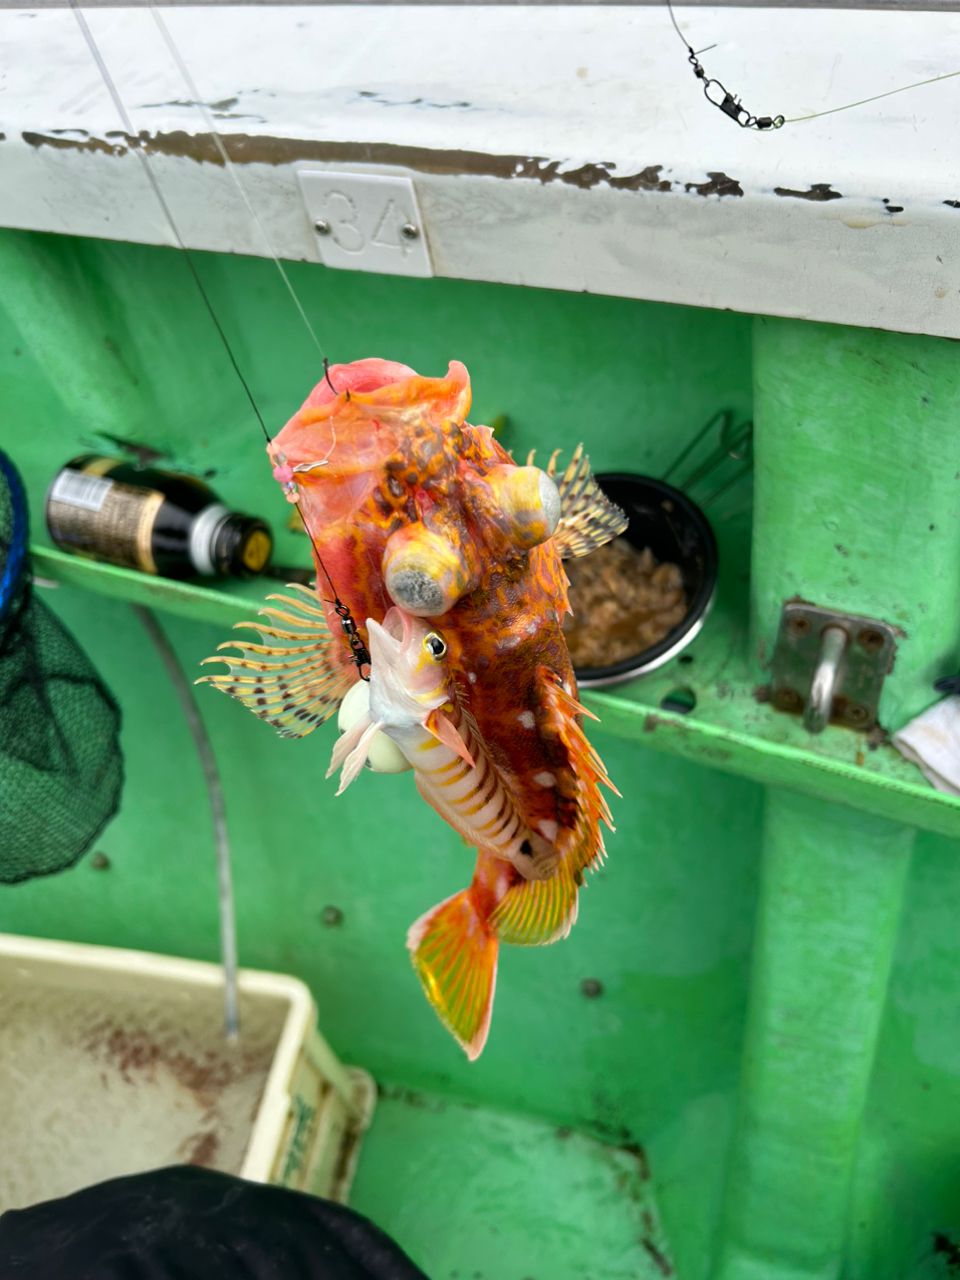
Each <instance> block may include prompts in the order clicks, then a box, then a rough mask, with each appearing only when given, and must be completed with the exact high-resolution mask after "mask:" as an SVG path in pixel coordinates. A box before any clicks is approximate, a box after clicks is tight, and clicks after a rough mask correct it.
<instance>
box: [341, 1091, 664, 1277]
mask: <svg viewBox="0 0 960 1280" xmlns="http://www.w3.org/2000/svg"><path fill="white" fill-rule="evenodd" d="M350 1202H351V1205H352V1206H353V1207H354V1208H355V1209H357V1210H359V1211H360V1212H361V1213H365V1214H367V1215H369V1216H370V1217H371V1218H372V1219H373V1220H374V1221H375V1222H376V1223H378V1225H379V1226H381V1227H383V1228H384V1230H386V1231H387V1232H389V1233H390V1234H391V1235H393V1236H394V1238H395V1239H397V1240H398V1241H399V1242H400V1244H402V1245H403V1247H404V1248H405V1249H406V1250H407V1251H408V1253H410V1255H411V1256H412V1257H413V1258H414V1259H415V1261H416V1262H417V1263H418V1264H419V1265H420V1266H421V1267H422V1268H423V1269H424V1270H425V1271H426V1273H427V1274H428V1275H429V1276H430V1278H431V1280H648V1278H649V1280H660V1277H663V1276H670V1275H673V1274H674V1269H673V1265H672V1262H671V1260H670V1256H669V1251H668V1248H667V1244H666V1241H665V1239H664V1236H663V1232H662V1229H661V1227H660V1223H659V1219H658V1216H657V1210H656V1205H655V1203H654V1199H653V1188H652V1184H651V1182H650V1174H649V1169H648V1167H647V1164H646V1161H645V1159H644V1157H643V1154H642V1152H640V1151H639V1149H637V1150H636V1151H630V1150H624V1149H620V1148H615V1147H608V1146H604V1145H602V1144H601V1143H598V1142H595V1141H593V1140H592V1139H590V1138H587V1137H584V1136H582V1135H581V1134H577V1133H574V1132H572V1131H571V1130H569V1129H558V1128H557V1127H556V1126H554V1125H551V1124H548V1123H546V1122H544V1121H538V1120H530V1119H526V1118H524V1117H520V1116H512V1115H505V1114H502V1113H499V1112H496V1111H490V1110H487V1109H485V1108H481V1107H471V1106H465V1105H458V1104H455V1103H448V1102H446V1101H444V1100H442V1099H440V1098H436V1097H432V1096H429V1095H425V1094H417V1093H412V1092H409V1091H401V1090H395V1091H390V1090H388V1091H386V1092H385V1094H384V1096H383V1097H381V1099H380V1101H379V1103H378V1105H377V1111H376V1114H375V1117H374V1122H373V1126H372V1128H371V1130H370V1132H369V1134H367V1136H366V1138H365V1140H364V1145H363V1147H362V1149H361V1154H360V1165H359V1169H358V1172H357V1178H356V1182H355V1183H354V1189H353V1193H352V1195H351V1197H350Z"/></svg>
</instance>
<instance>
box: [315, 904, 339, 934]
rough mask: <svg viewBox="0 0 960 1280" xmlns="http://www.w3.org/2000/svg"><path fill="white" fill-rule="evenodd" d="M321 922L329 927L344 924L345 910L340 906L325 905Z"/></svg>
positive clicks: (321, 913)
mask: <svg viewBox="0 0 960 1280" xmlns="http://www.w3.org/2000/svg"><path fill="white" fill-rule="evenodd" d="M320 923H321V924H324V925H326V927H327V928H328V929H335V928H336V927H337V926H338V925H341V924H343V912H342V911H341V910H340V908H339V907H334V906H329V907H324V908H323V910H322V911H321V912H320Z"/></svg>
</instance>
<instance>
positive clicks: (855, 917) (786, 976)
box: [715, 790, 914, 1280]
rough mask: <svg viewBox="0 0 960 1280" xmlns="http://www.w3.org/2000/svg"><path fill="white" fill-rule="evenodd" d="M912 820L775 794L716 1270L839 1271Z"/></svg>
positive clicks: (798, 1274) (788, 1274) (757, 1274)
mask: <svg viewBox="0 0 960 1280" xmlns="http://www.w3.org/2000/svg"><path fill="white" fill-rule="evenodd" d="M913 834H914V833H913V831H912V830H911V829H910V828H908V827H901V826H897V825H895V824H893V823H889V822H886V821H884V820H883V819H879V818H869V817H867V816H866V815H864V814H862V813H858V812H857V811H855V810H853V809H848V808H846V807H843V806H840V805H831V804H813V803H811V802H810V801H809V800H806V799H804V798H803V797H800V796H796V795H793V794H792V793H790V792H787V791H781V790H771V791H770V793H769V794H768V797H767V810H766V817H765V830H764V861H763V870H762V873H761V886H760V903H759V911H758V924H757V934H756V942H755V951H754V964H753V979H752V987H751V1009H750V1014H749V1018H748V1023H747V1032H746V1039H745V1048H744V1060H743V1076H742V1084H741V1096H740V1105H739V1111H738V1119H737V1127H736V1136H735V1139H734V1145H733V1154H732V1158H731V1166H730V1173H729V1179H728V1184H727V1206H726V1212H725V1215H724V1222H723V1229H722V1243H721V1247H720V1250H719V1262H718V1267H717V1270H716V1273H715V1274H716V1276H717V1280H835V1277H837V1276H839V1275H840V1273H841V1265H842V1261H843V1253H844V1245H845V1238H846V1230H847V1212H848V1201H849V1195H850V1186H851V1178H852V1174H853V1168H854V1162H855V1158H856V1152H857V1142H858V1137H859V1131H860V1121H861V1116H862V1114H863V1109H864V1104H865V1101H866V1096H867V1088H868V1085H869V1080H870V1073H871V1068H872V1065H873V1058H874V1050H875V1048H876V1042H877V1033H878V1029H879V1025H880V1016H881V1013H882V1011H883V1006H884V1000H885V995H886V989H887V978H888V974H889V970H890V962H891V956H892V952H893V947H894V943H895V941H896V937H897V926H898V922H899V918H900V904H901V898H902V893H903V886H904V881H905V875H906V871H907V867H908V865H909V860H910V851H911V846H912V843H913Z"/></svg>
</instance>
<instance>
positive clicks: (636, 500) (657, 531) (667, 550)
mask: <svg viewBox="0 0 960 1280" xmlns="http://www.w3.org/2000/svg"><path fill="white" fill-rule="evenodd" d="M597 483H598V484H599V486H600V488H601V489H602V490H603V492H604V493H605V494H606V495H607V497H608V498H610V500H611V501H612V502H615V503H616V504H617V506H618V507H621V508H622V509H623V511H624V513H625V514H626V515H627V517H628V518H629V520H630V523H629V525H628V526H627V528H626V530H625V532H624V534H623V537H625V538H626V539H627V540H628V541H629V542H632V543H633V545H634V546H635V547H636V548H637V550H638V551H642V550H643V549H644V547H649V548H650V550H651V551H652V552H653V554H654V556H655V557H656V559H657V560H658V561H660V562H661V563H662V562H664V561H668V562H669V563H671V564H675V565H678V566H679V568H680V573H681V574H682V576H683V588H684V592H685V594H686V597H687V611H686V613H685V614H684V616H683V618H682V619H681V621H680V622H678V623H677V625H676V626H675V627H671V629H670V630H669V631H668V632H667V634H666V635H665V636H664V637H663V639H662V640H658V641H657V643H656V644H654V645H650V647H649V648H647V649H644V650H642V651H640V652H638V653H637V654H636V656H635V657H632V658H624V659H622V660H621V661H620V662H615V663H612V664H611V665H610V666H607V667H577V668H575V672H576V677H577V682H578V683H579V684H581V685H583V686H585V687H586V688H590V687H591V686H594V687H595V686H597V685H604V684H618V683H619V682H620V681H621V680H631V679H632V678H633V677H634V676H639V675H644V674H645V673H646V672H648V671H653V670H655V669H656V668H657V667H660V666H663V664H664V663H665V662H669V661H670V659H671V658H674V657H676V655H677V654H678V653H680V652H681V650H683V649H685V648H686V647H687V645H688V644H689V643H690V642H691V640H693V638H694V637H695V636H696V635H697V634H698V632H699V631H700V628H701V627H702V626H703V624H704V621H705V620H706V617H707V614H708V613H709V612H710V606H711V605H712V604H713V599H714V596H715V594H716V590H717V540H716V538H715V537H714V536H713V530H712V529H711V527H710V524H709V522H708V521H707V518H706V516H705V515H704V514H703V512H702V511H701V510H700V508H699V507H698V506H697V505H696V504H695V503H693V502H691V501H690V499H689V498H688V497H687V496H686V494H684V493H681V492H680V490H679V489H674V487H673V486H672V485H669V484H664V482H663V481H662V480H653V479H651V478H650V476H637V475H631V474H630V473H629V472H626V471H607V472H603V473H602V474H600V475H598V476H597Z"/></svg>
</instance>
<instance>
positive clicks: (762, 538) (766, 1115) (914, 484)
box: [715, 319, 960, 1280]
mask: <svg viewBox="0 0 960 1280" xmlns="http://www.w3.org/2000/svg"><path fill="white" fill-rule="evenodd" d="M754 380H755V388H756V404H755V422H756V449H755V461H756V475H755V484H756V515H755V524H754V535H753V581H752V613H753V616H752V623H753V638H754V642H755V644H756V649H757V653H758V656H759V658H760V660H761V662H764V663H768V662H769V659H770V657H771V656H772V652H773V644H774V640H775V637H776V633H777V629H778V626H779V619H780V612H781V608H782V606H783V603H784V602H785V601H786V600H789V599H790V598H792V597H800V598H802V599H805V600H810V601H813V602H814V603H815V604H819V605H822V606H825V607H828V608H831V607H832V608H835V609H837V610H840V611H848V612H855V613H861V614H867V615H870V616H874V617H877V618H882V619H886V620H887V621H888V622H891V623H894V624H895V625H897V626H899V627H901V628H902V629H903V632H904V634H903V637H902V639H901V641H900V644H899V649H898V656H897V663H896V669H895V671H894V672H893V674H892V675H891V676H890V677H888V679H887V682H886V685H885V688H884V695H883V699H882V702H881V708H880V715H881V720H882V722H883V723H884V724H885V725H887V726H888V727H894V728H895V727H898V726H899V725H900V724H902V723H903V722H904V721H905V720H907V719H908V718H910V717H911V716H912V715H914V714H916V713H917V712H919V711H920V710H922V709H923V708H924V707H925V706H927V705H929V704H930V703H931V702H932V701H933V699H934V693H933V690H932V687H931V686H932V682H933V680H934V678H935V677H936V676H937V675H940V674H943V672H944V670H945V669H949V668H950V667H951V663H952V661H953V658H954V655H955V652H956V647H957V641H958V627H960V615H958V613H957V610H956V605H955V595H956V586H957V584H958V583H960V538H958V537H957V536H956V516H957V514H958V509H960V469H958V466H957V463H956V462H954V461H952V459H951V450H952V448H953V444H952V441H953V439H954V437H955V432H956V421H957V417H958V412H960V370H958V369H957V366H956V358H955V353H954V352H953V351H952V350H951V349H950V346H949V344H947V343H945V342H942V341H939V340H936V339H928V338H923V337H910V336H905V335H901V334H891V333H880V332H874V331H870V330H851V329H843V328H839V327H834V326H828V325H812V324H804V323H802V322H795V321H774V320H762V319H761V320H758V321H757V322H756V325H755V330H754ZM827 732H828V733H833V734H839V733H847V731H846V730H838V729H831V730H827ZM849 738H850V744H851V754H852V753H853V751H854V750H855V749H856V744H857V739H856V737H855V735H853V734H849ZM914 836H915V832H914V830H913V829H912V828H909V827H904V826H899V825H896V824H894V823H891V822H888V821H886V820H885V819H881V818H876V817H870V816H868V815H865V814H863V813H859V812H857V811H855V810H854V809H852V808H845V807H842V806H841V805H833V804H825V803H820V804H817V803H815V802H812V801H810V800H807V799H804V798H802V797H800V796H796V795H793V794H792V793H789V792H787V791H784V790H780V789H773V788H772V789H771V790H770V792H769V794H768V797H767V812H766V819H765V829H764V840H763V854H762V871H761V895H760V905H759V915H758V926H757V936H756V942H755V951H754V962H753V976H752V985H751V994H750V1010H749V1015H748V1027H747V1034H746V1040H745V1048H744V1058H743V1066H742V1079H741V1096H740V1105H739V1111H738V1119H737V1124H736V1130H735V1135H734V1141H733V1144H732V1155H731V1164H730V1169H729V1177H728V1184H727V1190H726V1209H725V1214H724V1218H723V1227H722V1232H721V1237H720V1243H719V1247H718V1258H717V1266H716V1271H715V1274H716V1276H717V1277H718V1278H719V1280H800V1278H801V1277H803V1278H804V1280H834V1278H835V1277H837V1276H839V1275H840V1274H841V1271H842V1268H843V1265H844V1253H845V1247H846V1240H847V1223H848V1213H849V1199H850V1189H851V1180H852V1176H853V1170H854V1166H855V1162H856V1157H857V1146H858V1141H859V1133H860V1124H861V1120H862V1116H863V1112H864V1108H865V1105H866V1100H867V1092H868V1087H869V1082H870V1075H871V1070H872V1066H873V1061H874V1055H875V1051H876V1044H877V1035H878V1029H879V1026H880V1019H881V1014H882V1011H883V1008H884V1003H885V1000H886V992H887V981H888V976H889V971H890V964H891V956H892V951H893V946H894V942H895V939H896V935H897V928H898V922H899V919H900V911H901V904H902V899H903V891H904V884H905V879H906V871H907V867H908V865H909V860H910V853H911V850H912V846H913V841H914Z"/></svg>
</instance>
